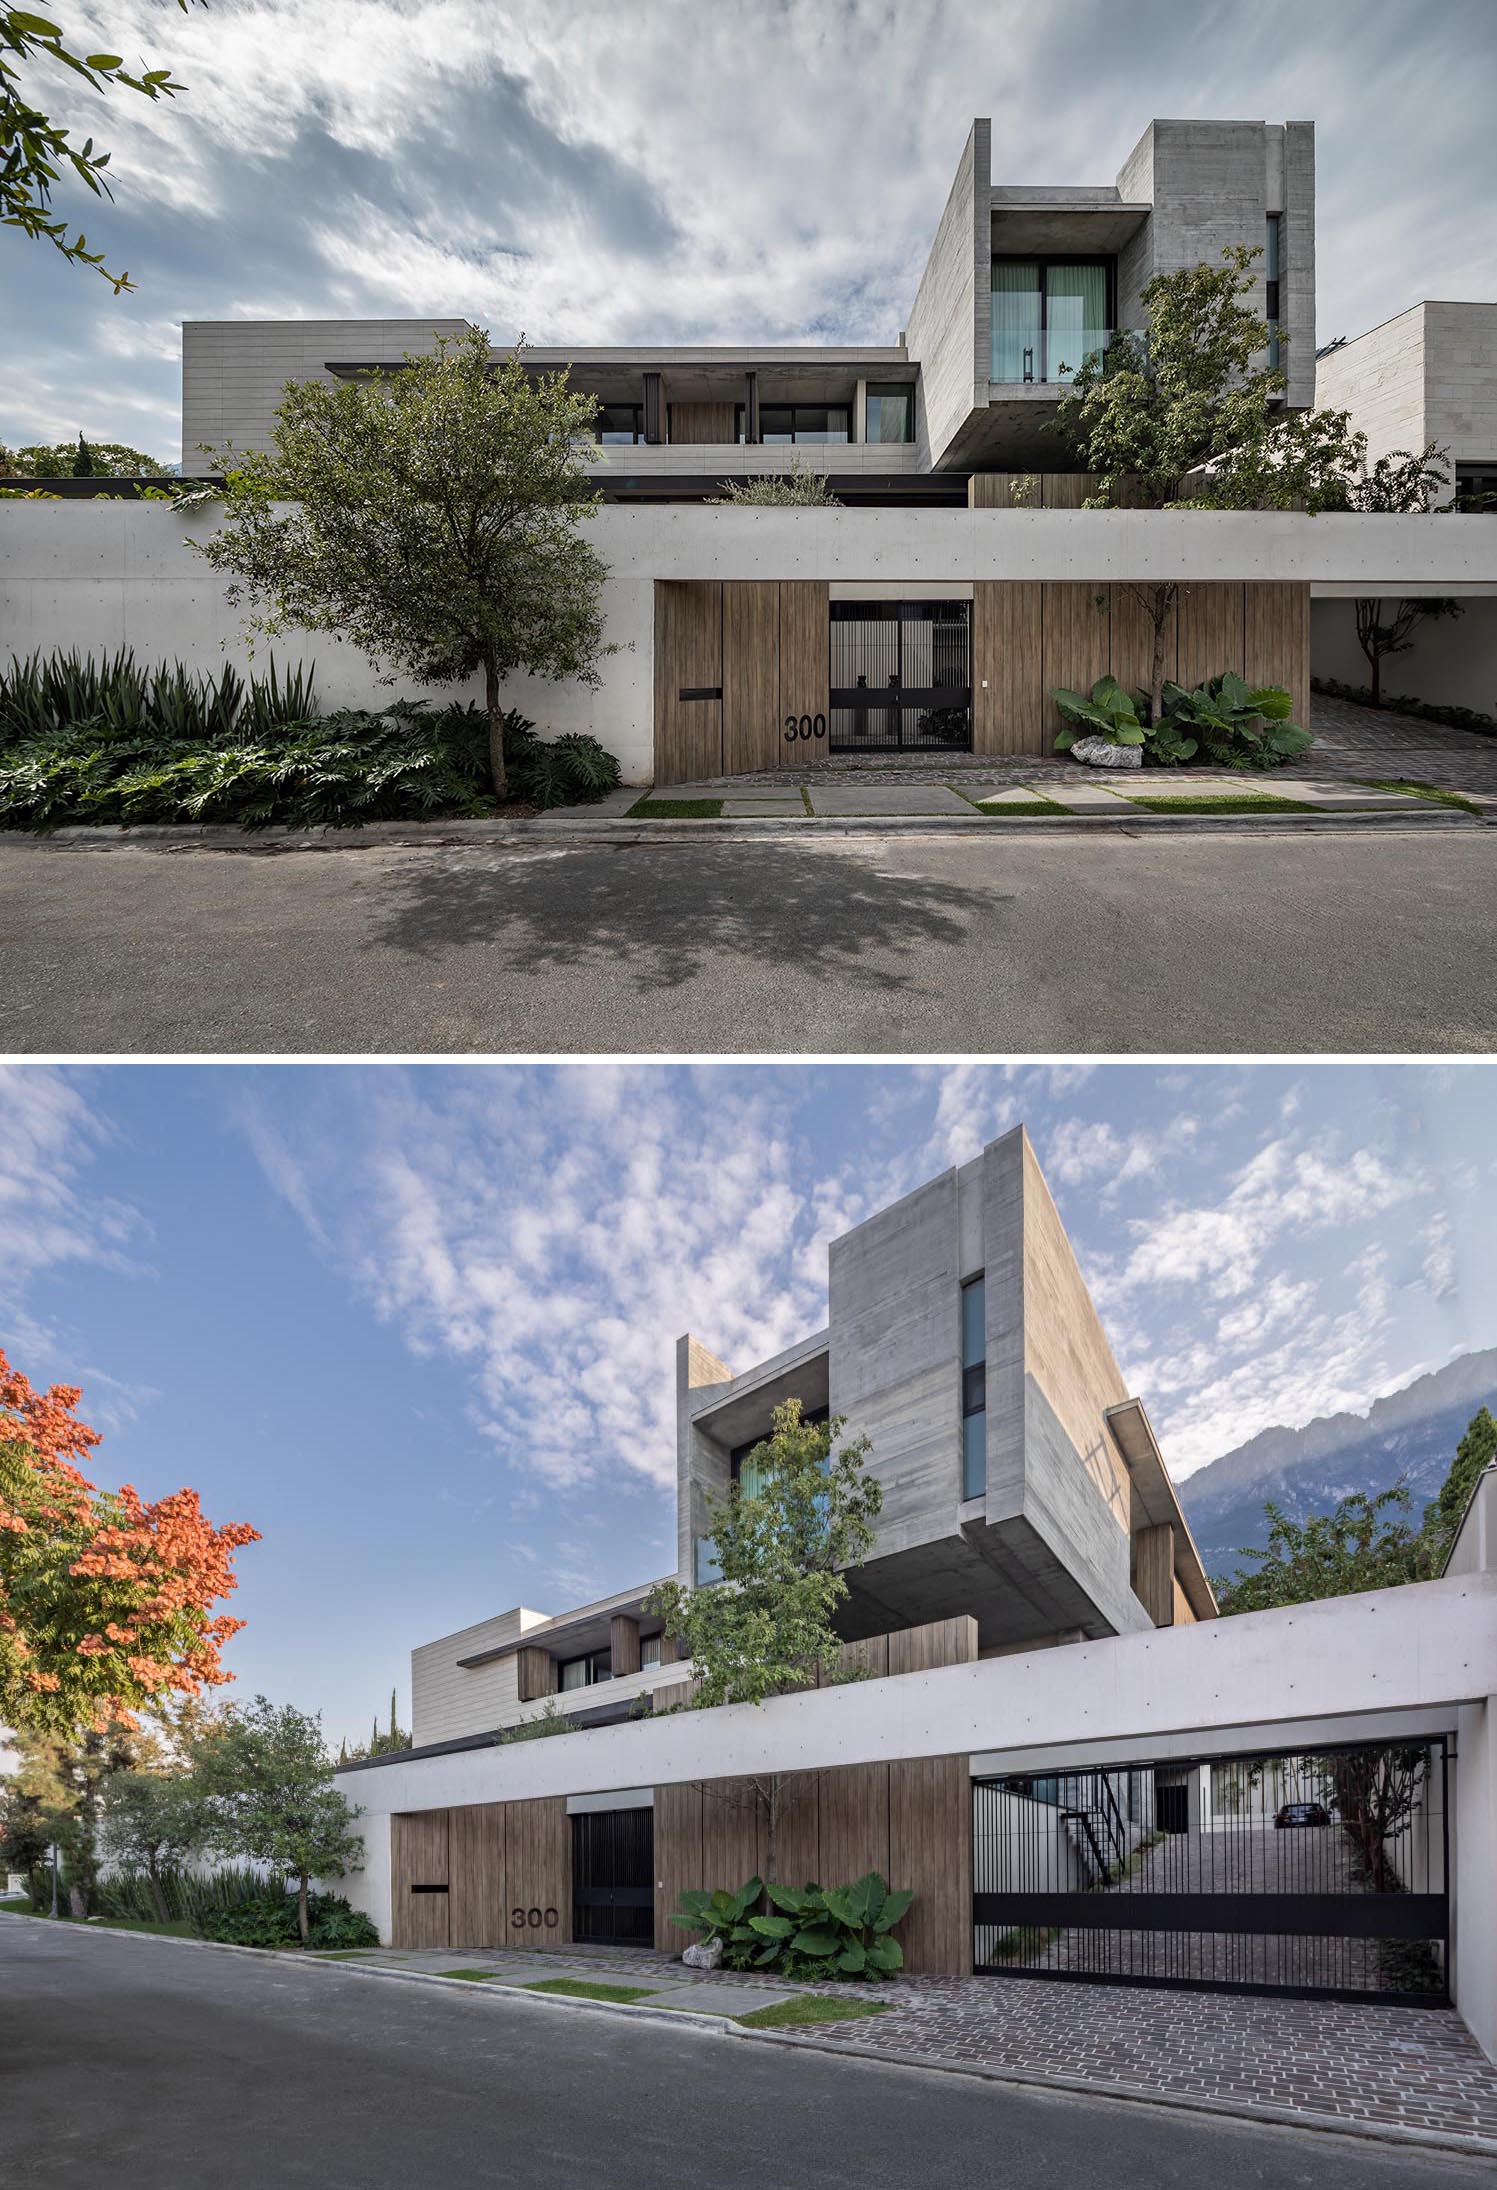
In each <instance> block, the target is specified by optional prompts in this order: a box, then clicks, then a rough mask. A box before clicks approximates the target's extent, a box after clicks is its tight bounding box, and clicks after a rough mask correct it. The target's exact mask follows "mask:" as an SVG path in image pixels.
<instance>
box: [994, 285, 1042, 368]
mask: <svg viewBox="0 0 1497 2190" xmlns="http://www.w3.org/2000/svg"><path fill="white" fill-rule="evenodd" d="M1026 350H1027V351H1029V352H1030V353H1031V354H1030V369H1031V371H1032V373H1033V375H1034V377H1035V378H1036V379H1038V378H1039V376H1040V371H1041V365H1040V270H1039V267H1038V265H1036V264H1035V262H1034V261H1033V260H1022V261H1005V260H1001V259H999V260H995V261H994V264H993V378H994V379H995V380H1022V379H1023V378H1024V353H1025V351H1026Z"/></svg>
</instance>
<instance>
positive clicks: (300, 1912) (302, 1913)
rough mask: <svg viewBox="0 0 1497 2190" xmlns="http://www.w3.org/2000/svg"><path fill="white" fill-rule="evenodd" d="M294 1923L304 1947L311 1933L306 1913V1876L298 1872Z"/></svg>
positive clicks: (303, 1872)
mask: <svg viewBox="0 0 1497 2190" xmlns="http://www.w3.org/2000/svg"><path fill="white" fill-rule="evenodd" d="M296 1922H297V1928H298V1930H299V1931H300V1932H301V1943H302V1945H303V1946H305V1945H306V1943H307V1941H308V1939H309V1938H310V1937H311V1932H312V1922H311V1918H310V1916H309V1915H308V1912H307V1874H306V1872H305V1871H298V1872H297V1874H296Z"/></svg>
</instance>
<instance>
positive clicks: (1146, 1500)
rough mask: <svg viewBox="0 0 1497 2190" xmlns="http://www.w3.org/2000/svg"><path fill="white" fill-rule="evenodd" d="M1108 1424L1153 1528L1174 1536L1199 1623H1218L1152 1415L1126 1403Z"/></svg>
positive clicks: (1135, 1402)
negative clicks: (1151, 1420) (1172, 1532)
mask: <svg viewBox="0 0 1497 2190" xmlns="http://www.w3.org/2000/svg"><path fill="white" fill-rule="evenodd" d="M1106 1422H1107V1427H1108V1429H1109V1430H1110V1431H1111V1432H1112V1439H1113V1443H1114V1444H1115V1445H1116V1446H1117V1448H1118V1451H1119V1452H1120V1453H1121V1454H1122V1456H1123V1459H1124V1461H1125V1462H1126V1463H1127V1468H1128V1473H1129V1475H1130V1476H1131V1478H1132V1481H1133V1488H1134V1492H1135V1494H1136V1495H1137V1498H1138V1503H1139V1505H1140V1507H1141V1508H1142V1510H1143V1513H1144V1515H1145V1518H1146V1519H1147V1520H1148V1522H1149V1525H1150V1527H1151V1528H1160V1527H1163V1526H1164V1525H1166V1524H1168V1526H1169V1527H1170V1528H1171V1529H1173V1531H1174V1535H1175V1572H1176V1574H1177V1576H1178V1577H1179V1582H1180V1587H1181V1588H1182V1589H1183V1590H1184V1592H1185V1596H1186V1601H1187V1603H1188V1604H1189V1606H1190V1609H1191V1611H1192V1612H1193V1613H1194V1614H1195V1616H1196V1618H1197V1619H1198V1620H1214V1619H1215V1618H1216V1617H1217V1602H1216V1598H1215V1596H1214V1594H1213V1592H1212V1588H1211V1584H1210V1582H1209V1581H1208V1580H1207V1578H1206V1569H1205V1567H1204V1566H1203V1565H1202V1564H1201V1554H1200V1552H1199V1551H1198V1550H1197V1549H1196V1540H1195V1538H1194V1537H1193V1536H1192V1535H1191V1533H1190V1523H1189V1522H1188V1521H1187V1520H1186V1518H1185V1509H1184V1507H1183V1506H1182V1505H1181V1503H1180V1494H1179V1492H1178V1491H1177V1490H1176V1489H1175V1486H1174V1484H1173V1483H1172V1482H1171V1481H1170V1474H1169V1470H1168V1468H1167V1467H1166V1466H1165V1464H1164V1455H1163V1453H1161V1451H1160V1450H1159V1440H1158V1438H1157V1437H1156V1436H1155V1435H1154V1425H1153V1424H1152V1423H1151V1422H1150V1420H1149V1416H1148V1410H1147V1409H1146V1408H1145V1406H1144V1403H1143V1401H1142V1400H1141V1399H1125V1400H1122V1401H1121V1402H1120V1403H1119V1405H1117V1406H1115V1407H1109V1408H1108V1409H1107V1411H1106Z"/></svg>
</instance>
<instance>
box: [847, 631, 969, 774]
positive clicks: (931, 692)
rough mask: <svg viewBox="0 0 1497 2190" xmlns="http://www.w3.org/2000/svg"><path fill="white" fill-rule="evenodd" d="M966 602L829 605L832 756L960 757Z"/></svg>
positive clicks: (964, 740) (963, 747)
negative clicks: (952, 754) (935, 754)
mask: <svg viewBox="0 0 1497 2190" xmlns="http://www.w3.org/2000/svg"><path fill="white" fill-rule="evenodd" d="M971 618H972V604H971V602H970V601H833V602H832V603H831V626H832V643H831V687H832V690H831V699H832V713H831V738H830V748H831V750H832V751H833V752H834V753H900V752H913V753H931V752H965V751H967V750H968V749H969V748H970V746H971V744H972V635H971Z"/></svg>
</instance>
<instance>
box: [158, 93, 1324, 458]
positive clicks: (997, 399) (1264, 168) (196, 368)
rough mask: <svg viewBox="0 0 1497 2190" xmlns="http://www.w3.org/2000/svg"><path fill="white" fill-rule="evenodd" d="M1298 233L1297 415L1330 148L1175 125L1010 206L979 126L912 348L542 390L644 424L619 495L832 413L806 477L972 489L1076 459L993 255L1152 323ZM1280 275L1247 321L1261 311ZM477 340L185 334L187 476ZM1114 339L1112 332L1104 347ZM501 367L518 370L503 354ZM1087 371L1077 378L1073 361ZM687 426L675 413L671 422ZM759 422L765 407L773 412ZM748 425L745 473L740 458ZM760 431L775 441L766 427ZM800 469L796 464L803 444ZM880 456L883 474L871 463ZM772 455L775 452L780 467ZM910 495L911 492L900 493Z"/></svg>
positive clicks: (695, 352)
mask: <svg viewBox="0 0 1497 2190" xmlns="http://www.w3.org/2000/svg"><path fill="white" fill-rule="evenodd" d="M1270 215H1277V216H1279V218H1280V222H1281V235H1282V246H1283V273H1282V277H1281V313H1280V324H1281V326H1282V328H1283V330H1284V332H1285V333H1286V334H1287V335H1288V336H1289V337H1290V351H1289V380H1290V386H1289V400H1290V402H1291V403H1309V402H1311V401H1312V400H1313V397H1314V389H1315V355H1314V353H1315V149H1314V130H1313V127H1312V125H1311V124H1309V123H1307V122H1290V123H1265V122H1235V121H1226V122H1218V121H1156V122H1152V123H1150V125H1149V127H1148V129H1147V130H1146V131H1145V133H1144V136H1143V138H1142V139H1141V140H1140V142H1139V144H1138V145H1137V146H1136V147H1135V149H1134V151H1133V152H1132V153H1131V154H1130V156H1129V158H1128V160H1127V161H1126V162H1125V164H1124V167H1123V169H1122V172H1121V173H1120V174H1119V176H1118V178H1117V181H1116V182H1115V183H1114V184H1112V185H1108V186H1099V187H1094V188H1092V187H1088V188H1077V187H1074V186H1067V187H1064V188H1058V189H1047V188H1044V187H1040V186H1034V185H1000V186H998V187H995V186H994V183H993V175H992V125H991V123H990V122H989V121H988V120H986V119H985V118H983V117H979V118H977V119H976V120H974V122H973V123H972V126H971V129H970V130H969V132H968V136H967V140H966V144H965V146H964V148H963V151H962V155H961V158H960V160H959V162H958V165H957V171H956V175H955V178H954V180H953V183H952V186H951V191H950V194H949V196H948V198H947V202H946V205H945V208H944V210H943V212H942V214H941V217H940V220H939V222H938V223H937V227H936V232H935V235H934V237H933V239H932V243H931V248H930V253H929V257H928V259H927V261H926V265H925V268H924V270H923V272H922V275H921V278H920V281H919V284H918V286H917V289H916V294H915V298H914V302H913V303H912V305H911V307H910V311H909V317H908V325H907V326H906V327H905V328H904V329H903V330H902V331H901V332H900V335H899V338H898V340H897V342H894V343H892V344H885V345H874V346H826V347H815V348H811V347H797V346H791V345H786V346H781V347H766V346H755V345H753V344H746V345H743V346H739V347H734V348H724V347H715V348H704V347H700V346H697V347H693V346H673V347H649V346H642V347H640V348H637V349H630V350H620V349H597V348H588V347H586V346H583V347H572V348H567V349H533V350H529V351H527V353H526V355H527V360H528V362H529V363H531V364H532V365H534V366H535V367H536V368H537V369H539V370H544V371H550V370H556V369H559V368H561V367H563V366H565V367H567V368H568V369H569V371H570V373H571V376H572V382H573V385H574V386H575V387H577V388H578V389H581V390H583V391H585V392H587V393H590V394H593V395H595V396H596V397H597V398H598V400H599V402H600V403H602V404H606V405H619V406H628V407H630V408H631V409H637V410H638V412H639V414H640V428H639V430H640V431H641V434H642V435H643V436H644V437H645V438H642V439H641V440H639V441H637V442H633V443H628V444H624V445H618V446H612V447H610V448H609V449H608V450H607V452H606V454H607V463H606V465H605V481H606V483H607V484H608V485H609V486H610V487H611V486H612V485H613V483H614V482H615V481H616V480H617V479H619V478H627V479H639V478H646V479H648V478H650V477H651V476H658V477H669V478H674V479H675V480H677V481H678V483H682V484H683V491H684V482H685V481H687V480H688V479H690V480H691V481H692V482H693V485H694V489H695V491H697V492H701V491H702V490H703V485H704V483H710V481H711V480H712V479H713V478H714V477H715V476H716V475H717V474H718V473H720V472H723V471H727V472H729V473H730V474H731V473H733V472H738V471H755V470H782V469H783V468H784V467H785V465H786V464H787V463H788V462H789V461H790V458H791V451H790V449H789V448H787V447H786V446H783V445H775V444H773V443H772V442H771V443H765V442H763V441H762V440H761V439H760V436H759V434H757V433H756V432H755V431H754V425H753V421H754V419H755V418H756V417H757V416H759V412H760V410H761V409H763V408H766V407H772V406H777V405H785V404H790V405H796V404H800V405H806V406H827V405H830V406H833V407H835V408H836V409H837V410H838V412H839V413H843V412H845V414H846V418H845V424H844V425H843V426H842V427H840V428H839V429H838V430H839V431H842V432H844V433H845V439H844V440H843V441H842V442H840V443H838V442H833V443H831V444H827V443H822V442H815V441H813V442H809V443H807V444H806V445H805V447H804V449H803V450H800V451H799V453H800V454H801V458H802V461H804V462H805V463H807V465H808V466H810V467H813V468H818V469H819V468H826V469H828V470H830V471H832V472H833V473H837V474H849V475H852V476H853V477H856V476H858V475H859V474H860V473H866V472H877V473H883V474H887V475H889V477H890V479H891V480H892V479H894V478H897V477H899V476H901V475H903V474H906V473H912V474H915V475H919V474H930V473H932V472H939V471H956V472H961V471H963V470H964V469H970V468H971V467H973V466H974V465H975V466H977V467H979V468H994V467H997V468H1002V467H1003V466H1004V464H1005V463H1008V464H1022V465H1029V464H1039V463H1042V462H1043V463H1046V464H1048V465H1050V466H1051V467H1053V466H1054V465H1055V464H1056V463H1057V462H1059V461H1063V459H1062V458H1060V457H1059V456H1058V453H1057V445H1056V444H1055V443H1054V442H1053V441H1046V440H1045V439H1044V438H1043V435H1042V429H1043V427H1044V424H1045V421H1046V420H1047V419H1048V418H1049V417H1051V416H1052V415H1053V412H1054V408H1055V404H1056V402H1057V401H1058V400H1059V397H1060V395H1061V393H1062V388H1061V386H1060V384H1059V381H1058V380H1057V379H1056V378H1055V377H1053V375H1050V374H1047V370H1046V367H1045V365H1044V363H1043V362H1041V363H1040V364H1039V366H1038V368H1037V372H1036V374H1035V376H1034V377H1033V378H1032V379H1031V378H1030V377H1029V376H1025V379H1024V381H1023V383H1022V384H1017V383H1016V384H1009V383H1008V382H1007V381H1005V382H1004V383H995V378H994V359H993V346H992V278H991V267H992V262H993V260H994V258H995V257H1010V258H1011V257H1023V258H1028V257H1030V256H1033V257H1035V258H1036V259H1039V258H1043V257H1044V256H1045V255H1046V254H1056V255H1060V256H1068V257H1071V258H1091V259H1095V260H1096V261H1098V262H1099V263H1102V264H1104V265H1105V267H1106V269H1107V277H1106V278H1107V286H1108V290H1109V294H1110V296H1111V297H1112V298H1113V299H1114V300H1115V310H1114V312H1113V315H1112V316H1113V321H1114V323H1115V324H1116V325H1117V326H1122V327H1128V326H1134V325H1137V324H1138V321H1139V318H1140V315H1141V313H1142V310H1143V306H1142V301H1141V298H1142V290H1143V287H1144V285H1145V284H1146V282H1147V281H1148V280H1149V278H1150V277H1151V276H1152V275H1153V274H1155V273H1164V272H1173V271H1176V270H1178V269H1180V268H1183V267H1187V266H1193V265H1196V264H1199V263H1200V262H1201V261H1202V260H1211V261H1213V262H1214V261H1215V260H1217V259H1218V258H1219V255H1220V253H1221V251H1222V249H1223V247H1224V246H1226V245H1228V244H1246V245H1248V246H1249V247H1250V248H1253V249H1262V248H1263V247H1264V244H1265V240H1266V235H1267V220H1268V217H1269V216H1270ZM1261 277H1262V269H1261V266H1260V269H1259V279H1258V281H1257V283H1256V286H1255V290H1254V292H1253V296H1252V298H1251V300H1250V301H1252V303H1253V304H1254V307H1255V309H1258V310H1262V309H1263V305H1264V293H1263V282H1262V278H1261ZM465 324H466V323H465V322H463V321H461V320H456V319H445V320H438V319H433V320H346V321H336V320H307V321H251V320H245V321H189V322H187V324H186V325H185V327H184V329H183V351H182V447H183V464H184V469H186V470H189V471H191V470H193V469H194V468H200V467H201V465H202V461H203V460H202V458H201V456H200V454H199V451H200V450H201V449H202V448H203V447H204V446H206V447H209V448H211V449H213V450H214V451H218V452H221V451H223V450H225V449H227V448H229V447H234V448H238V449H241V450H243V449H249V448H259V447H264V446H265V445H266V443H267V442H268V440H269V436H270V433H271V430H272V425H273V418H274V412H275V407H276V404H277V402H278V401H279V399H280V393H281V389H282V388H283V386H284V384H285V382H286V381H287V380H291V379H316V380H324V381H326V380H331V379H333V378H337V377H340V376H341V377H350V376H356V375H357V373H358V370H359V368H360V367H370V366H389V365H396V364H399V362H400V360H401V359H402V357H403V356H405V355H406V354H407V353H410V354H413V355H425V354H427V353H429V352H430V350H431V349H432V348H433V347H434V346H435V344H436V342H437V340H438V338H439V337H440V336H441V335H443V334H455V333H459V332H461V331H462V329H463V327H464V325H465ZM1101 331H1102V332H1107V331H1110V330H1101ZM493 354H494V355H495V357H503V356H507V355H510V354H512V353H511V352H509V351H507V350H505V349H502V348H500V349H496V350H495V351H494V353H493ZM1071 362H1072V363H1073V364H1074V362H1075V361H1071ZM870 383H872V384H874V385H879V384H884V385H887V384H890V383H893V384H895V385H900V384H903V385H908V386H910V387H912V388H913V389H914V390H915V396H916V401H915V416H914V426H913V433H912V436H911V438H910V440H909V441H908V442H907V443H904V444H899V443H889V442H881V441H880V440H879V438H878V436H877V435H876V434H875V435H874V436H873V437H872V438H871V439H869V438H868V437H867V419H868V398H867V391H868V388H869V385H870ZM672 406H674V407H675V408H676V410H677V412H678V416H677V417H676V418H675V419H674V420H673V419H672V416H671V410H672ZM756 407H757V408H756ZM740 411H741V417H742V431H743V435H744V442H743V447H744V449H745V451H746V452H747V453H745V454H744V455H743V456H741V457H739V458H738V460H737V461H736V462H734V463H732V464H731V465H730V464H727V463H726V462H725V459H724V456H723V454H722V453H721V452H722V451H723V450H724V449H733V448H735V447H736V446H737V445H738V433H739V425H738V414H739V413H740ZM761 431H762V427H761ZM797 447H798V449H799V444H797ZM865 448H866V451H867V454H866V456H865V454H864V451H865ZM761 452H762V453H761ZM891 492H892V488H891Z"/></svg>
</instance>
